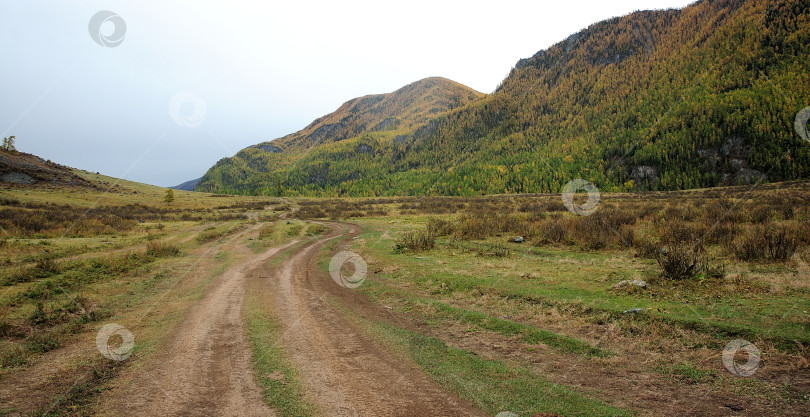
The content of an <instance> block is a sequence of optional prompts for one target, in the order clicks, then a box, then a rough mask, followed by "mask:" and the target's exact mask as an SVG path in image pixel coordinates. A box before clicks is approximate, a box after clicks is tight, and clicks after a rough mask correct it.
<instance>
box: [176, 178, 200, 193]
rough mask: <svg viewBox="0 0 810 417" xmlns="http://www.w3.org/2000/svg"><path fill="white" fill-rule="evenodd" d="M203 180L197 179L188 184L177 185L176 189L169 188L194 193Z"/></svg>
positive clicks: (187, 182)
mask: <svg viewBox="0 0 810 417" xmlns="http://www.w3.org/2000/svg"><path fill="white" fill-rule="evenodd" d="M201 179H202V178H197V179H196V180H191V181H186V182H184V183H182V184H179V185H175V186H174V187H169V188H173V189H175V190H181V191H194V189H195V188H196V187H197V184H199V183H200V180H201Z"/></svg>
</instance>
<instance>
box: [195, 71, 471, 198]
mask: <svg viewBox="0 0 810 417" xmlns="http://www.w3.org/2000/svg"><path fill="white" fill-rule="evenodd" d="M482 97H484V95H483V94H481V93H479V92H477V91H474V90H472V89H470V88H468V87H466V86H463V85H461V84H458V83H456V82H453V81H450V80H447V79H444V78H426V79H424V80H420V81H417V82H415V83H412V84H410V85H407V86H405V87H403V88H401V89H399V90H397V91H394V92H393V93H389V94H377V95H369V96H365V97H359V98H355V99H353V100H350V101H348V102H346V103H344V104H343V105H342V106H340V108H338V109H337V110H336V111H335V112H333V113H331V114H328V115H326V116H323V117H321V118H319V119H317V120H315V121H314V122H312V123H311V124H310V125H309V126H307V127H306V128H304V129H303V130H301V131H299V132H296V133H293V134H291V135H288V136H285V137H283V138H280V139H276V140H273V141H270V142H263V143H260V144H258V145H255V146H251V147H248V148H246V149H243V150H241V151H239V153H237V154H236V155H235V156H234V157H232V158H224V159H222V160H220V161H219V162H217V164H216V165H215V166H214V167H213V168H211V169H210V170H209V171H208V172H207V173H206V174H205V176H203V177H202V178H201V179H200V182H199V184H198V186H197V188H196V190H197V191H210V192H225V193H238V194H239V193H246V194H273V195H279V194H285V193H288V192H289V191H288V190H289V189H292V190H302V191H303V190H304V189H306V190H307V191H306V193H307V194H319V193H321V192H322V190H324V189H328V188H334V184H336V183H341V182H346V181H349V182H356V181H358V180H359V179H360V177H361V176H365V175H366V174H367V172H368V171H367V170H365V169H358V166H357V164H358V163H363V161H366V162H370V163H372V164H373V165H375V166H376V165H378V164H379V161H380V160H379V156H380V155H379V154H378V152H380V151H382V150H383V149H390V148H391V147H392V146H396V144H397V143H400V142H402V141H404V140H406V139H407V137H408V135H411V134H412V133H413V132H415V131H418V130H419V129H420V128H421V127H422V126H425V125H426V124H429V123H431V120H433V119H434V118H436V117H439V116H442V115H446V114H447V113H448V112H449V111H451V110H453V109H457V108H461V107H463V106H465V105H467V104H469V103H471V102H473V101H475V100H478V99H481V98H482ZM368 168H369V169H372V167H371V166H368ZM350 193H352V194H363V193H364V192H361V191H359V190H353V191H350ZM365 193H366V194H367V192H365ZM293 194H295V192H293Z"/></svg>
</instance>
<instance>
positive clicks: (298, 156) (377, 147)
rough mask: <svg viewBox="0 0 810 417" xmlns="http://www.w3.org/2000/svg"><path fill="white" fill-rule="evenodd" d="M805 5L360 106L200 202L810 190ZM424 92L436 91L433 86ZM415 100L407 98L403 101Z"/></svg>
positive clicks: (220, 171)
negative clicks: (485, 87) (579, 182)
mask: <svg viewBox="0 0 810 417" xmlns="http://www.w3.org/2000/svg"><path fill="white" fill-rule="evenodd" d="M809 17H810V0H783V1H773V0H749V1H743V0H715V1H705V0H704V1H701V2H698V3H695V4H694V5H692V6H689V7H687V8H685V9H683V10H666V11H644V12H637V13H633V14H631V15H628V16H624V17H620V18H614V19H610V20H607V21H604V22H600V23H597V24H594V25H592V26H591V27H589V28H587V29H585V30H583V31H582V32H580V33H578V34H575V35H573V36H571V37H569V38H568V39H566V40H564V41H562V42H560V43H558V44H556V45H554V46H552V47H551V48H549V49H548V50H545V51H541V52H538V53H537V54H536V55H535V56H533V57H531V58H528V59H524V60H521V61H519V62H518V63H517V65H516V66H515V67H514V68H513V70H512V71H511V73H510V74H509V76H508V77H507V78H506V79H505V80H504V81H503V83H502V84H501V86H500V87H499V88H498V89H497V90H496V91H495V92H494V93H493V94H490V95H487V96H485V97H483V98H482V97H480V95H479V94H477V93H474V92H472V91H471V90H469V89H466V88H464V87H463V86H460V85H459V84H456V83H452V82H450V81H448V80H443V79H428V80H423V81H420V82H418V83H415V84H412V85H411V86H408V87H405V88H403V89H402V90H399V91H398V92H396V93H392V94H389V95H381V96H368V97H364V98H360V99H355V100H352V101H350V102H348V103H346V104H345V105H344V106H342V107H341V108H340V109H339V110H338V111H336V112H335V113H333V114H331V115H328V116H325V117H323V118H321V119H318V120H316V121H315V122H313V124H311V125H310V126H308V127H307V128H305V129H304V130H302V131H300V132H298V133H295V134H293V135H290V136H287V137H284V138H281V139H278V140H275V141H272V142H266V143H263V144H261V145H257V146H256V147H251V148H247V149H245V150H242V151H241V152H240V153H239V154H237V155H236V156H234V157H233V158H227V159H223V160H221V161H220V162H218V163H217V164H216V165H215V166H214V167H213V168H211V169H210V170H209V171H208V173H207V174H206V175H205V176H204V177H203V179H202V181H201V182H200V184H199V185H198V187H197V190H199V191H213V192H228V193H247V194H255V193H258V194H287V195H297V194H305V195H363V196H366V195H391V194H447V195H473V194H482V193H504V192H508V193H524V192H554V191H558V190H560V189H561V187H562V185H564V184H565V183H567V182H568V181H569V180H571V179H573V178H584V179H588V180H590V181H592V182H594V183H596V184H597V185H598V186H599V187H600V188H601V189H603V190H639V189H658V190H673V189H686V188H696V187H708V186H717V185H727V184H740V183H751V182H756V181H760V180H767V181H782V180H791V179H800V178H808V177H810V144H808V143H807V142H805V141H804V140H802V139H801V138H800V137H799V136H798V135H797V134H796V132H795V131H794V123H793V122H794V117H795V116H796V114H797V112H799V111H800V110H801V109H803V108H804V107H807V106H810V59H809V58H808V57H810V18H809ZM425 84H428V85H429V86H427V87H426V86H425ZM409 89H410V90H415V91H412V92H411V93H410V94H407V91H408V90H409Z"/></svg>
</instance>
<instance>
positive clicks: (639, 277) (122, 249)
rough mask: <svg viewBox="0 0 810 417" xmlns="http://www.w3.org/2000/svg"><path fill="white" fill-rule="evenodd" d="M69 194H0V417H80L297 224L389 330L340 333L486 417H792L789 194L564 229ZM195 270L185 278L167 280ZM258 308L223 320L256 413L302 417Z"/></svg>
mask: <svg viewBox="0 0 810 417" xmlns="http://www.w3.org/2000/svg"><path fill="white" fill-rule="evenodd" d="M81 175H83V176H85V177H86V178H88V179H90V180H91V181H94V182H96V183H99V184H102V185H104V186H106V187H107V188H106V189H107V190H108V191H104V190H105V188H104V187H100V188H101V190H86V189H50V188H13V189H3V190H0V212H2V214H3V215H2V217H0V227H2V238H1V239H0V248H2V254H1V255H0V265H2V266H3V268H2V271H0V381H3V384H9V385H8V386H10V384H13V383H21V382H24V381H28V382H32V383H34V382H35V383H36V384H35V385H36V386H35V387H34V390H33V391H32V392H34V393H35V394H32V395H33V396H32V399H31V403H32V404H38V405H37V407H35V408H33V409H30V410H29V409H16V408H9V407H0V415H3V414H12V413H23V414H37V415H92V414H93V412H92V410H93V409H94V407H95V406H96V405H97V404H98V402H99V401H101V399H102V398H103V392H104V391H105V390H106V389H107V387H109V386H111V384H112V385H114V384H115V383H116V380H117V378H119V374H121V372H124V373H125V372H126V369H127V367H130V366H137V365H136V364H137V363H139V361H141V360H143V359H144V358H146V357H148V356H149V355H152V354H154V353H155V351H156V349H157V347H158V346H159V344H160V343H161V341H162V340H164V338H165V337H166V334H167V333H166V332H167V329H168V328H171V327H172V326H173V325H174V324H176V323H177V322H178V320H179V319H180V318H181V317H182V316H183V314H184V313H183V312H184V311H186V309H187V308H189V306H191V305H192V304H193V303H194V302H195V300H198V299H199V298H200V297H203V296H204V294H205V293H206V291H207V288H208V286H209V285H210V283H211V282H212V281H213V280H214V279H215V278H216V277H217V276H218V274H221V273H222V272H223V271H225V270H226V269H227V268H228V267H229V265H233V264H234V262H236V261H237V260H235V259H233V254H232V251H231V250H229V248H230V247H231V246H233V245H235V244H237V243H238V244H244V245H246V246H247V247H248V248H249V249H250V250H251V251H252V252H253V253H260V252H262V251H263V250H265V249H267V248H269V247H273V246H278V245H281V244H284V243H286V242H290V241H291V240H292V239H300V240H301V241H302V243H299V245H301V244H303V242H305V241H306V240H308V239H311V238H314V237H317V236H319V235H321V234H323V233H325V232H326V231H327V230H328V228H327V227H326V226H324V225H321V224H318V223H314V222H313V221H316V220H318V219H332V220H339V221H342V222H349V223H355V224H358V225H360V226H361V227H362V229H363V231H362V233H361V234H360V235H359V236H358V238H356V239H354V240H352V241H351V242H350V246H349V247H350V250H352V251H354V252H357V253H359V254H360V255H361V256H362V257H363V259H364V260H365V261H366V262H367V263H368V266H369V268H368V269H369V271H370V273H369V277H368V279H367V280H366V281H365V282H364V284H363V285H362V286H361V287H360V288H358V289H356V290H354V291H357V292H360V293H362V294H364V295H365V296H366V297H367V298H368V299H369V300H371V301H372V302H373V304H374V305H376V306H378V307H379V309H380V310H381V311H385V312H387V313H388V316H386V317H388V318H386V319H380V318H379V317H377V318H373V317H369V316H367V315H360V314H357V313H356V312H355V311H353V310H352V308H351V306H339V307H340V308H341V309H342V311H344V312H345V314H346V316H347V317H349V318H350V319H351V320H352V321H353V322H354V323H356V325H357V326H358V327H360V328H363V329H365V331H366V332H368V333H369V334H370V335H373V337H375V338H377V339H378V340H379V341H380V342H381V343H383V344H386V345H388V346H390V348H391V349H392V350H395V351H397V352H399V353H400V354H401V355H402V356H403V357H407V358H409V359H408V360H411V361H413V363H415V364H416V365H418V366H419V367H421V368H422V369H423V370H424V372H425V373H426V374H427V375H429V376H430V377H431V378H432V379H434V380H435V381H437V383H439V384H440V385H441V386H443V387H445V388H446V389H447V390H448V391H451V392H453V393H455V394H456V395H458V396H459V397H462V398H464V399H467V400H469V401H470V402H471V403H473V404H475V405H476V406H477V407H479V408H480V409H482V410H484V411H486V412H487V413H491V414H496V413H498V412H501V411H511V412H514V413H518V414H519V415H531V413H554V414H557V415H565V416H568V415H572V416H573V415H637V414H640V415H651V414H654V413H655V411H656V410H664V409H666V407H669V405H670V402H671V401H672V398H678V399H679V400H680V401H682V403H681V406H685V407H687V408H688V407H690V406H694V407H697V408H696V410H697V411H699V410H700V408H699V407H700V406H701V398H702V397H703V396H705V395H709V394H707V392H709V393H710V395H712V396H714V397H718V398H729V400H728V401H727V402H728V403H729V404H730V405H729V407H730V409H731V410H733V409H734V407H742V408H744V409H745V410H748V411H749V412H754V413H756V412H758V411H762V412H785V413H788V412H793V413H796V412H797V411H796V410H799V412H798V414H801V410H808V409H810V394H809V393H810V382H809V381H810V371H808V369H810V354H808V350H807V346H808V345H810V315H809V314H808V311H810V267H808V262H810V250H808V244H810V226H808V225H810V184H807V183H787V184H775V185H768V186H762V187H760V188H758V189H755V190H751V189H748V188H729V189H714V190H703V191H692V192H683V193H649V194H606V195H603V196H602V200H601V202H600V205H599V207H598V209H597V211H596V212H595V213H594V214H592V215H590V216H579V215H576V214H574V213H571V212H569V211H568V210H567V209H566V208H565V206H564V205H563V204H562V202H561V201H560V197H559V196H558V195H536V196H490V197H480V198H444V197H433V198H418V197H402V198H380V199H342V200H315V199H285V200H282V199H277V198H261V197H228V196H216V195H211V194H202V193H188V192H181V191H176V192H175V201H174V202H172V203H171V204H166V203H164V202H163V196H164V193H165V190H164V189H161V188H158V187H151V186H146V185H143V184H136V183H129V182H126V181H119V180H115V179H112V178H107V177H103V176H99V175H96V174H89V173H81ZM518 236H520V237H522V238H523V241H522V243H515V242H514V240H515V238H517V237H518ZM334 243H335V242H334V241H333V242H330V243H329V244H327V245H326V246H325V247H324V252H323V253H322V255H321V262H320V265H321V266H322V267H323V268H324V269H326V268H327V266H328V264H329V258H330V256H331V253H332V252H334V251H335V250H337V249H336V247H335V245H334ZM298 247H299V246H294V247H291V248H288V249H287V250H286V251H283V252H281V253H279V254H278V255H277V256H275V257H273V258H272V259H271V260H270V261H269V264H270V265H271V266H273V265H279V264H280V263H281V262H282V261H283V260H284V259H285V258H286V256H287V255H288V254H289V253H293V251H295V250H296V248H298ZM200 268H205V269H204V270H205V271H206V272H205V278H204V279H200V280H197V281H194V282H193V283H189V282H187V278H186V277H187V276H188V275H189V273H190V271H195V270H197V269H200ZM641 281H643V284H642V283H641ZM262 291H268V289H266V288H265V289H259V288H255V289H254V290H251V291H250V292H249V294H248V297H247V298H246V302H245V308H244V312H243V314H244V317H245V320H246V325H247V329H248V333H249V334H248V336H249V339H250V342H251V346H252V347H253V349H254V368H255V370H256V374H257V381H258V382H259V384H260V386H261V387H262V388H263V389H264V396H265V400H266V401H267V403H268V404H269V405H271V406H273V407H274V408H276V409H277V410H278V411H279V412H280V415H291V416H292V415H296V416H297V415H317V410H316V409H315V408H314V407H313V406H312V405H311V404H309V403H308V402H307V401H305V400H304V395H303V394H302V390H303V382H302V381H301V379H300V376H299V375H298V374H297V372H296V369H295V368H294V367H292V366H291V364H290V362H289V361H288V360H287V359H286V353H285V351H284V349H283V347H282V346H280V345H279V344H278V343H277V339H278V325H277V324H276V322H275V321H274V320H275V319H274V318H273V317H272V314H271V310H268V309H267V308H266V305H263V303H262V300H263V299H266V298H267V297H266V294H264V295H263V293H262ZM111 322H114V323H121V324H123V325H124V326H125V327H127V328H128V329H131V330H133V331H134V332H135V333H136V334H137V343H136V344H135V348H134V350H133V351H132V358H133V359H132V360H128V361H124V362H110V361H106V360H104V359H103V358H100V357H99V355H98V352H97V351H96V350H95V346H94V343H93V342H92V339H93V338H94V337H95V334H96V332H97V331H98V329H99V328H100V327H101V326H102V325H103V324H106V323H111ZM735 339H744V340H746V341H748V342H750V343H752V344H753V345H754V346H756V348H757V349H758V350H759V351H760V352H761V356H760V359H761V360H760V363H759V367H758V368H757V369H756V370H755V372H754V373H753V375H750V376H747V377H746V376H740V375H736V374H733V373H731V372H730V371H729V370H727V369H726V367H725V366H724V365H723V362H722V360H721V359H722V355H723V350H724V347H726V345H727V344H728V343H729V342H731V341H733V340H735ZM736 359H737V361H738V362H740V363H744V362H745V361H746V360H747V356H746V355H745V354H744V353H742V352H739V353H738V354H737V356H736ZM133 364H135V365H133ZM57 365H58V366H59V367H60V371H59V373H58V374H54V373H53V367H54V366H57ZM40 377H41V378H40ZM38 378H40V379H38ZM644 387H650V388H649V389H647V390H645V389H642V388H644ZM647 391H650V392H651V393H649V392H648V393H647V394H642V393H644V392H647Z"/></svg>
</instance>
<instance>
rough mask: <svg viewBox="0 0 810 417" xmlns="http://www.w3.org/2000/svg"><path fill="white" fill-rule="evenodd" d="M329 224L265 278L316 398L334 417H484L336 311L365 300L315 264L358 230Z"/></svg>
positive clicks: (289, 346)
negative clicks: (331, 244)
mask: <svg viewBox="0 0 810 417" xmlns="http://www.w3.org/2000/svg"><path fill="white" fill-rule="evenodd" d="M331 225H332V227H335V228H336V229H337V230H336V231H333V232H332V233H330V234H329V235H327V236H324V237H323V238H321V239H319V240H317V241H315V242H312V243H310V244H307V245H305V246H303V247H302V248H301V249H299V250H298V251H296V252H295V253H294V254H292V255H291V256H290V257H288V258H287V259H286V260H285V262H284V263H283V264H282V265H281V266H280V267H279V268H277V269H276V270H275V271H274V273H272V274H270V275H269V277H268V278H266V281H267V285H269V286H272V287H273V288H275V291H274V306H275V309H276V312H277V316H278V317H279V319H280V320H281V322H282V323H283V327H284V333H283V335H282V343H283V345H284V346H285V347H286V349H287V351H288V352H289V354H290V356H291V357H292V360H293V363H294V364H295V365H296V367H297V368H298V369H299V370H300V371H301V373H302V374H303V378H304V382H305V386H306V390H307V395H308V396H309V397H310V399H311V400H312V401H313V402H314V403H316V404H317V405H318V406H319V408H320V409H321V410H322V412H323V414H324V415H328V416H431V417H433V416H477V415H484V414H482V413H481V412H480V411H478V410H477V409H475V408H473V407H472V406H471V405H470V404H468V403H466V402H464V401H462V400H460V399H458V398H457V397H455V396H454V395H451V394H449V393H447V392H445V391H444V390H442V389H441V388H440V387H438V386H437V385H436V384H435V383H434V382H433V381H432V380H430V379H429V378H428V377H427V376H426V375H425V374H424V373H423V372H422V371H421V370H419V369H418V368H417V367H416V366H415V365H413V364H412V363H410V362H409V361H407V360H403V359H402V358H401V357H399V356H397V355H394V354H392V353H391V352H390V351H389V350H387V349H386V348H384V347H383V346H381V345H380V344H379V342H377V341H376V340H373V339H371V338H369V337H368V336H367V335H366V334H364V333H363V332H362V331H359V330H358V329H357V328H355V326H354V325H353V324H352V323H350V322H349V321H348V320H347V319H346V318H345V317H344V315H343V314H342V313H341V312H340V311H338V310H337V309H336V308H335V307H334V304H339V305H342V306H343V307H344V308H347V309H355V307H357V308H360V307H361V306H360V305H359V304H360V303H363V301H362V300H363V298H362V297H357V296H356V294H353V293H352V291H351V290H348V289H346V288H343V287H340V286H338V285H337V284H335V283H334V281H332V279H331V278H330V277H329V275H328V274H327V273H326V272H324V271H322V270H321V269H320V267H319V266H318V265H317V263H316V260H317V257H318V254H319V253H320V250H321V248H322V246H323V245H324V244H325V243H326V242H327V241H329V240H331V239H334V238H337V236H339V233H343V232H345V231H348V232H349V233H348V235H347V236H346V237H351V236H356V235H357V234H358V233H359V232H360V228H359V227H357V226H351V225H339V224H334V223H333V224H331ZM340 229H343V230H340ZM346 229H348V230H346ZM338 230H340V232H338ZM362 307H365V308H369V307H370V306H367V305H366V306H362ZM372 308H373V307H372Z"/></svg>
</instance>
